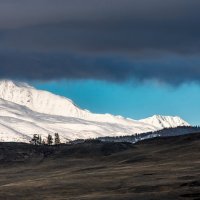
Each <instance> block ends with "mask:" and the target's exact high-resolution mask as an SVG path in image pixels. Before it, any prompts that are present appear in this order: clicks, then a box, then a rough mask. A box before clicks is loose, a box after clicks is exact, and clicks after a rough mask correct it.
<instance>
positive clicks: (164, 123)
mask: <svg viewBox="0 0 200 200" xmlns="http://www.w3.org/2000/svg"><path fill="white" fill-rule="evenodd" d="M139 121H140V122H144V123H148V124H151V125H153V126H156V127H158V128H160V129H163V128H174V127H177V126H190V125H189V124H188V123H187V122H186V121H184V120H183V119H181V118H180V117H178V116H175V117H171V116H161V115H154V116H152V117H148V118H146V119H142V120H139Z"/></svg>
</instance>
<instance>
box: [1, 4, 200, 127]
mask: <svg viewBox="0 0 200 200" xmlns="http://www.w3.org/2000/svg"><path fill="white" fill-rule="evenodd" d="M199 7H200V1H198V0H190V1H188V0H176V1H174V0H168V1H163V0H134V1H133V0H101V1H99V0H84V1H83V0H56V1H55V0H34V1H33V0H18V1H16V0H0V78H1V79H15V80H20V81H27V82H29V83H31V84H33V85H34V86H35V87H37V88H39V89H45V90H49V91H52V92H54V93H56V94H60V95H63V96H66V97H68V98H71V99H72V100H73V101H74V102H75V103H76V104H78V105H79V106H80V107H82V108H86V109H88V110H91V111H93V112H99V113H112V114H116V115H123V116H125V117H131V118H134V119H139V118H144V117H148V116H151V115H153V114H162V115H180V116H181V117H183V118H184V119H186V120H187V121H189V122H190V123H192V124H200V118H199V116H198V115H199V113H200V105H199V104H198V102H200V26H199V22H200V12H199Z"/></svg>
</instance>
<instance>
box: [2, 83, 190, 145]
mask: <svg viewBox="0 0 200 200" xmlns="http://www.w3.org/2000/svg"><path fill="white" fill-rule="evenodd" d="M156 119H157V120H160V121H161V120H162V123H161V124H162V126H161V125H160V124H158V122H156ZM185 125H186V126H189V124H188V123H187V122H185V121H184V120H182V119H181V118H178V117H171V116H160V115H157V116H153V117H150V118H147V119H142V120H133V119H128V118H124V117H122V116H114V115H111V114H95V113H91V112H89V111H87V110H83V109H81V108H79V107H77V106H76V105H75V104H74V102H73V101H72V100H70V99H68V98H66V97H61V96H58V95H54V94H52V93H50V92H47V91H42V90H37V89H35V88H34V87H32V86H29V85H28V84H26V83H20V82H13V81H10V80H2V81H0V141H23V142H28V140H29V139H30V138H31V137H32V135H33V134H41V135H42V136H43V137H46V136H47V135H48V134H49V133H50V134H53V133H55V132H58V133H59V134H60V135H61V139H62V141H66V140H67V139H79V138H80V139H88V138H95V137H100V136H120V135H132V134H135V133H144V132H149V131H156V130H159V129H162V128H167V127H176V126H185Z"/></svg>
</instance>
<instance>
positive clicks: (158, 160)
mask: <svg viewBox="0 0 200 200" xmlns="http://www.w3.org/2000/svg"><path fill="white" fill-rule="evenodd" d="M199 152H200V134H192V135H185V136H179V137H170V138H156V139H151V140H146V141H142V142H139V143H137V144H135V145H133V144H128V143H100V142H96V143H92V142H87V143H84V144H75V145H62V146H60V147H48V146H47V147H43V146H41V147H39V146H32V145H28V144H16V143H1V144H0V199H8V200H10V199H13V200H16V199H20V200H23V199H26V200H29V199H30V200H32V199H33V200H36V199H37V200H40V199H45V200H46V199H48V200H64V199H73V200H75V199H77V200H82V199H84V200H90V199H91V200H93V199H98V200H100V199H102V200H103V199H108V200H109V199H113V200H118V199H139V200H140V199H148V200H149V199H152V200H156V199H162V200H163V199H166V200H169V199H196V200H197V199H200V153H199Z"/></svg>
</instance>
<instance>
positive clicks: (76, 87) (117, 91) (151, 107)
mask: <svg viewBox="0 0 200 200" xmlns="http://www.w3.org/2000/svg"><path fill="white" fill-rule="evenodd" d="M32 84H33V85H34V86H35V87H36V88H38V89H43V90H48V91H50V92H53V93H55V94H58V95H62V96H65V97H68V98H70V99H72V100H73V101H74V102H75V104H77V105H78V106H79V107H81V108H84V109H88V110H90V111H92V112H96V113H112V114H114V115H122V116H125V117H130V118H133V119H141V118H145V117H148V116H151V115H154V114H161V115H178V116H180V117H182V118H183V119H185V120H186V121H188V122H189V123H191V124H193V125H197V124H200V118H199V115H200V86H199V85H198V84H195V83H190V84H182V85H180V86H178V87H172V86H169V85H163V84H160V83H153V82H145V83H140V84H139V83H136V82H132V83H129V82H126V83H111V82H104V81H94V80H87V81H86V80H84V81H81V80H78V81H77V80H76V81H75V80H71V81H69V80H62V81H51V82H33V83H32Z"/></svg>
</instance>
